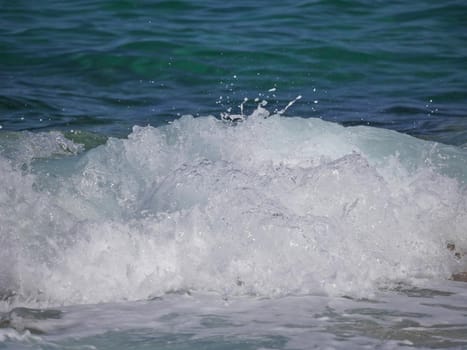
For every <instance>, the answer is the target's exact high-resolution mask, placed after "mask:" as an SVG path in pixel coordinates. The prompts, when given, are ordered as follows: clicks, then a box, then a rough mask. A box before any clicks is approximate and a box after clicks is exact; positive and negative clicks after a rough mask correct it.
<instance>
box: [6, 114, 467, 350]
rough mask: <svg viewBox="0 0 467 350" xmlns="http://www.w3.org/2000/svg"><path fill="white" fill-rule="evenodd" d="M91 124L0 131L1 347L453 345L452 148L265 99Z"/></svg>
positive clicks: (465, 171)
mask: <svg viewBox="0 0 467 350" xmlns="http://www.w3.org/2000/svg"><path fill="white" fill-rule="evenodd" d="M242 114H243V112H242ZM242 116H243V115H242ZM240 119H241V120H240ZM236 120H237V121H236ZM94 141H95V137H94V136H93V135H92V134H87V133H86V132H73V133H68V134H67V135H64V134H63V133H61V132H58V131H49V132H39V133H31V132H2V134H0V174H1V175H0V176H1V179H2V184H1V186H0V261H1V264H0V348H56V347H57V346H58V347H59V348H61V347H63V348H67V347H68V348H73V349H76V348H99V349H100V348H109V349H110V348H141V349H143V348H145V347H144V346H153V347H156V348H230V349H232V348H245V349H250V348H251V349H259V348H262V349H266V348H290V349H306V348H311V347H318V348H321V347H325V346H329V347H330V348H349V347H350V348H352V347H354V348H356V347H361V346H367V347H368V348H374V347H375V346H380V347H381V348H397V347H402V346H411V347H412V346H417V347H432V346H439V345H440V344H441V345H443V346H447V347H454V348H455V347H461V346H467V337H466V335H465V334H466V333H465V331H466V330H467V317H466V315H465V313H466V309H465V305H466V303H467V291H466V288H465V285H464V283H463V282H455V281H452V280H451V277H452V275H453V274H458V273H462V272H464V271H467V257H464V252H467V235H466V228H467V195H466V194H467V187H466V180H467V151H466V149H465V148H462V147H456V146H448V145H444V144H441V143H436V142H432V141H424V140H420V139H416V138H414V137H411V136H408V135H405V134H400V133H397V132H395V131H390V130H385V129H378V128H372V127H366V126H356V127H343V126H341V125H338V124H334V123H330V122H326V121H323V120H320V119H315V118H300V117H284V116H281V115H280V114H278V113H276V114H274V113H273V114H271V115H270V114H269V112H267V111H266V109H264V108H263V107H262V106H261V105H260V106H258V108H257V109H256V110H255V111H254V112H253V113H252V114H251V115H249V116H247V117H245V118H224V119H218V118H214V117H211V116H207V117H199V118H194V117H192V116H189V115H187V116H183V117H181V118H180V119H178V120H175V121H173V122H171V123H169V124H167V125H163V126H160V127H157V128H155V127H151V126H147V127H141V126H135V127H134V128H133V130H132V132H131V133H130V134H129V135H128V137H127V138H113V137H109V138H108V139H107V140H104V141H102V142H99V143H101V144H100V145H98V146H95V145H94V144H93V142H94ZM91 144H92V146H90V145H91ZM448 247H450V249H448ZM440 325H444V328H443V327H441V326H440ZM117 330H119V331H118V332H117ZM109 332H110V333H109ZM112 332H114V333H112ZM174 332H176V333H177V334H178V335H179V336H180V334H182V335H186V337H185V338H184V337H181V336H180V337H177V339H176V340H173V341H174V342H175V343H176V344H179V345H180V347H170V346H169V345H167V344H169V343H168V340H167V339H169V340H170V339H171V338H170V337H171V336H170V334H173V333H174ZM104 334H105V337H104V336H103V335H104ZM135 334H136V335H138V336H141V337H142V338H141V339H146V340H147V341H146V342H143V343H142V344H143V345H144V344H145V345H144V346H143V345H142V344H140V343H138V341H136V340H135V342H131V339H133V337H135V336H136V335H135ZM122 337H123V338H122ZM182 338H183V339H182ZM122 339H124V341H123V340H122ZM138 339H139V338H138ZM141 339H140V340H141ZM158 342H159V343H158ZM122 344H123V345H122ZM138 344H139V345H138ZM164 344H165V345H164ZM182 345H183V346H185V347H183V346H182ZM138 346H139V347H138ZM164 346H165V347H164ZM210 346H211V347H210Z"/></svg>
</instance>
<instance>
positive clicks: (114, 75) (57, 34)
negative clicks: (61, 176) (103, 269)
mask: <svg viewBox="0 0 467 350" xmlns="http://www.w3.org/2000/svg"><path fill="white" fill-rule="evenodd" d="M0 9H1V11H0V52H1V55H0V81H1V84H0V125H1V126H2V128H3V129H4V130H37V129H60V130H70V129H79V130H83V129H84V130H90V131H96V132H99V133H102V134H105V135H109V134H116V135H121V136H123V135H126V134H128V132H129V128H130V127H131V126H133V125H135V124H139V125H147V124H151V125H161V124H164V123H166V122H167V121H170V120H173V119H175V118H177V117H178V116H179V115H180V114H192V115H208V114H213V115H215V116H219V114H220V113H221V112H225V111H226V110H227V109H228V108H232V109H233V110H235V109H236V108H237V106H238V105H239V103H240V102H241V101H242V100H243V99H244V98H245V97H247V98H249V99H250V101H251V102H249V103H247V104H246V108H247V109H248V108H250V109H251V108H253V107H254V105H255V104H254V103H253V102H252V101H253V100H254V98H255V97H258V96H259V97H260V98H265V99H266V100H267V101H268V102H269V108H270V110H271V111H273V110H274V109H280V108H283V107H284V105H285V104H287V102H288V101H290V100H291V99H292V98H294V97H295V96H297V95H298V94H300V95H302V96H303V99H302V100H301V101H300V102H299V103H297V104H296V105H295V106H294V108H293V109H292V110H290V111H288V115H299V116H303V117H320V118H323V119H326V120H331V121H337V122H339V123H342V124H344V125H356V124H363V125H373V126H378V127H383V128H390V129H395V130H398V131H402V132H407V133H409V134H413V135H416V136H419V137H422V138H427V139H433V140H437V141H442V142H445V143H450V144H458V145H459V144H463V143H465V142H466V141H467V134H466V130H467V121H466V120H467V108H466V93H467V31H466V30H465V19H466V18H467V5H466V4H465V2H464V1H458V0H457V1H456V0H454V1H445V2H443V3H439V2H437V1H430V0H423V1H417V2H412V3H407V2H404V1H393V2H389V3H388V2H382V1H342V0H333V1H297V2H293V3H287V2H283V1H248V0H242V1H239V2H235V3H232V4H229V3H227V2H221V1H209V0H207V1H202V2H196V1H144V0H140V1H108V2H105V3H102V2H98V1H80V2H79V3H76V2H75V3H63V2H60V1H42V2H40V3H32V2H25V1H15V2H2V3H1V5H0ZM271 88H276V89H277V90H276V91H275V93H274V94H271V93H268V90H269V89H271Z"/></svg>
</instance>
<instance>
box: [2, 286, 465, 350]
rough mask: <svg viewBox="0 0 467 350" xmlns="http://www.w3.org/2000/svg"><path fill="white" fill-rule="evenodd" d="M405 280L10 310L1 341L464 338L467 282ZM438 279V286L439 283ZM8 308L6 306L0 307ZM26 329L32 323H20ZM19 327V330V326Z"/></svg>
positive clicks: (318, 342)
mask: <svg viewBox="0 0 467 350" xmlns="http://www.w3.org/2000/svg"><path fill="white" fill-rule="evenodd" d="M433 284H436V283H432V284H431V289H424V288H413V287H407V286H406V287H407V288H405V287H404V286H402V285H401V286H400V288H398V289H396V290H392V291H386V292H381V293H380V295H379V296H378V297H377V298H374V299H366V300H354V299H350V298H345V297H328V296H324V295H321V296H320V295H314V296H313V295H309V296H288V297H282V298H276V299H268V298H259V297H254V296H249V297H246V296H245V297H234V298H221V297H220V296H219V295H217V294H214V295H209V294H186V293H179V294H178V295H174V294H168V295H165V296H164V297H161V298H157V299H154V300H151V301H139V302H123V303H118V304H115V303H110V304H99V305H83V306H70V307H65V308H61V314H60V315H59V316H57V315H56V314H54V313H53V312H52V311H46V313H47V312H49V314H50V315H49V316H48V317H49V318H47V315H42V317H40V319H39V317H37V316H36V317H33V316H31V315H30V314H28V313H27V311H24V310H14V311H12V312H11V313H10V314H13V313H16V314H18V315H19V316H15V315H10V316H9V317H10V318H11V321H10V322H11V325H12V326H13V327H14V328H15V330H14V329H11V328H4V329H1V328H0V341H1V343H0V346H1V348H4V349H56V348H60V349H130V348H131V349H312V348H326V349H349V348H355V349H356V348H359V349H375V348H378V349H399V348H404V347H407V348H414V347H416V348H453V349H454V348H465V347H466V346H467V315H466V313H467V308H466V305H467V290H466V288H465V285H464V284H463V283H461V282H448V283H446V282H444V283H442V284H437V285H436V286H433ZM433 287H436V288H438V287H439V289H433ZM3 317H4V318H6V317H7V316H3ZM23 329H29V330H28V331H22V330H23ZM18 330H19V331H18Z"/></svg>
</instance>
